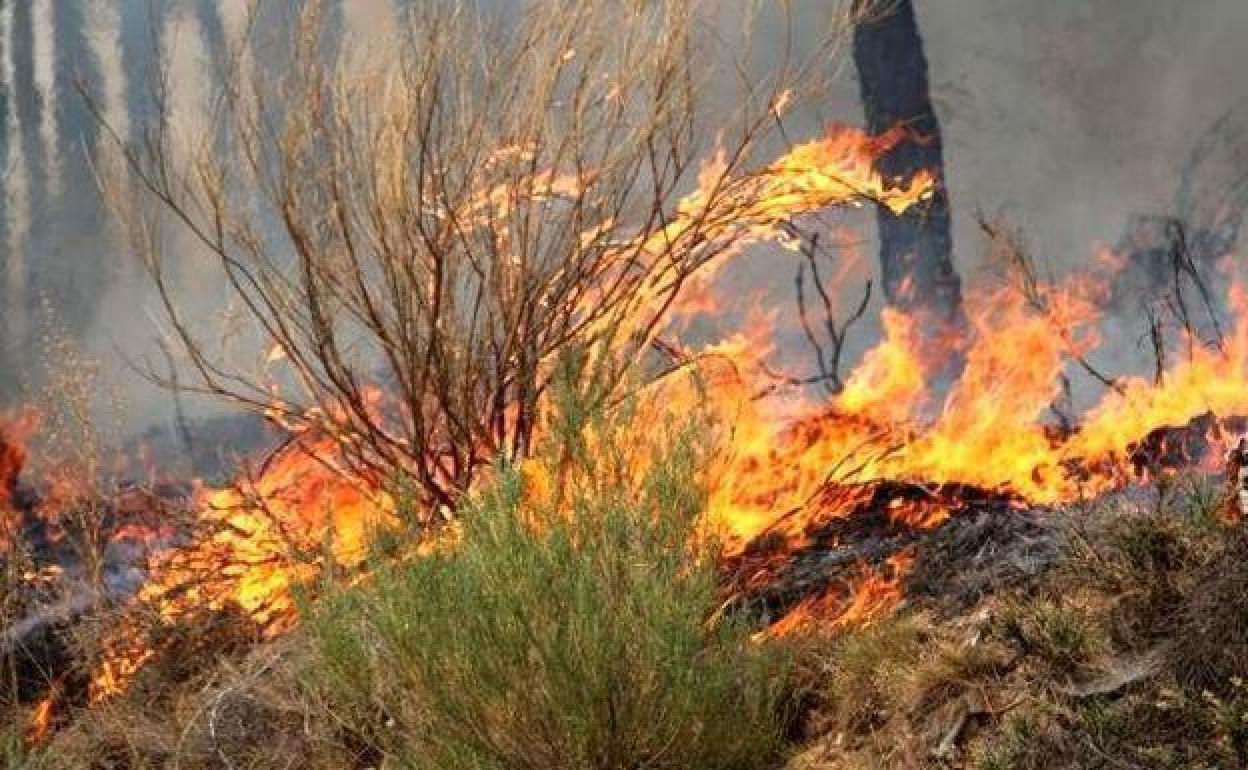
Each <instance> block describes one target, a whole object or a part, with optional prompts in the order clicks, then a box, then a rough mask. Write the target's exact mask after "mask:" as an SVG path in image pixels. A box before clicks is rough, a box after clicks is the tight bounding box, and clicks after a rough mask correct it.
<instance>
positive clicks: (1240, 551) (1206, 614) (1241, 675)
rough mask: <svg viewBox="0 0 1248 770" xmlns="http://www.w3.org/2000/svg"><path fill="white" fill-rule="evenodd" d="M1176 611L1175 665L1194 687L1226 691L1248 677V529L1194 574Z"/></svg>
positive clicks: (1235, 535) (1230, 539) (1230, 537)
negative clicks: (1234, 680)
mask: <svg viewBox="0 0 1248 770" xmlns="http://www.w3.org/2000/svg"><path fill="white" fill-rule="evenodd" d="M1193 578H1194V580H1193V584H1192V586H1191V588H1190V589H1189V590H1188V591H1187V592H1185V596H1184V597H1183V602H1182V605H1181V608H1180V609H1179V611H1178V613H1177V614H1176V617H1175V621H1176V626H1175V629H1174V632H1175V635H1176V638H1177V640H1179V642H1180V643H1179V644H1177V645H1176V647H1175V652H1174V655H1175V659H1176V660H1175V664H1176V668H1177V672H1178V674H1179V676H1180V678H1181V680H1182V681H1183V682H1184V683H1185V684H1188V685H1190V686H1192V687H1196V688H1204V689H1210V690H1212V691H1214V692H1216V693H1221V694H1226V693H1227V691H1228V687H1229V685H1230V683H1231V681H1232V680H1233V679H1239V680H1248V534H1246V533H1245V532H1243V531H1242V529H1237V530H1235V531H1234V532H1229V533H1227V537H1226V542H1225V544H1224V545H1222V546H1221V547H1219V548H1218V549H1217V551H1216V552H1215V554H1214V555H1213V557H1212V558H1211V559H1209V561H1208V563H1207V564H1205V565H1202V566H1201V568H1200V569H1199V571H1197V572H1196V574H1195V575H1193Z"/></svg>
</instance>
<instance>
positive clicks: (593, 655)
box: [309, 408, 785, 770]
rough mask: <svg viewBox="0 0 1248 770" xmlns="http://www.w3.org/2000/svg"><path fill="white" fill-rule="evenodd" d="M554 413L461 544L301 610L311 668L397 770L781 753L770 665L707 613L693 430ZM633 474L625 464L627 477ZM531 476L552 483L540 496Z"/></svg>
mask: <svg viewBox="0 0 1248 770" xmlns="http://www.w3.org/2000/svg"><path fill="white" fill-rule="evenodd" d="M627 411H628V410H627V409H625V410H624V412H625V414H624V415H621V416H619V417H614V418H606V417H603V416H601V415H598V416H586V415H584V414H580V413H578V412H577V411H576V410H575V408H573V409H567V408H565V409H563V410H561V415H562V416H563V417H564V418H567V419H566V420H565V419H556V420H555V421H554V423H555V428H554V429H553V433H554V434H555V438H553V439H552V440H551V441H550V443H549V444H547V445H546V446H544V448H543V450H542V452H541V453H540V455H539V457H538V459H535V460H531V461H530V465H529V466H527V467H526V468H525V469H518V468H515V467H508V466H506V465H504V466H501V467H500V468H498V470H497V478H496V479H495V480H494V481H493V482H492V483H491V484H489V485H488V487H487V488H486V489H484V490H482V491H481V492H480V493H479V494H477V495H475V496H474V497H473V499H472V501H471V502H470V503H468V510H467V511H466V512H465V515H464V516H462V521H463V522H464V531H463V534H462V542H461V543H460V544H459V545H458V546H456V547H454V548H451V549H450V550H448V551H446V552H441V553H437V554H434V555H430V556H427V557H419V558H416V559H414V560H412V561H410V562H408V563H404V564H398V565H394V566H391V567H381V568H379V570H378V572H377V574H376V575H375V577H374V578H373V579H371V580H370V582H369V583H368V584H366V585H364V586H359V587H355V588H351V589H347V590H341V591H338V592H336V594H334V595H332V596H330V597H327V598H326V599H325V600H324V601H323V602H322V603H320V604H317V605H314V606H312V607H311V608H309V611H310V618H309V630H310V632H311V634H312V636H313V638H314V639H315V641H316V643H317V646H318V649H319V652H320V660H319V662H318V664H317V666H316V667H315V668H314V669H313V671H311V672H310V675H314V676H315V678H316V680H317V684H318V685H319V686H320V687H323V688H324V692H325V693H326V697H327V698H328V699H329V701H330V702H331V703H333V704H335V706H334V711H335V712H336V713H337V714H339V717H340V718H341V719H343V721H344V722H345V723H346V724H347V725H348V726H349V728H350V729H351V730H352V731H354V732H355V733H356V734H358V735H360V736H362V737H363V739H364V740H366V741H367V742H368V743H369V744H370V745H374V746H376V747H377V748H378V749H379V750H381V751H383V752H384V753H385V754H386V755H387V756H388V757H389V758H390V759H389V761H391V762H394V763H395V766H402V767H413V768H451V769H453V768H498V769H500V770H502V769H503V768H508V769H510V768H569V769H571V768H604V770H605V769H606V768H622V767H652V768H673V769H674V768H743V769H744V768H754V767H759V766H761V765H762V764H763V763H765V762H766V761H767V759H768V758H769V757H774V756H776V753H777V751H778V750H779V749H780V747H781V745H782V727H783V720H782V713H781V711H782V710H781V704H782V700H783V691H784V686H785V664H784V656H783V655H781V654H780V653H779V652H777V650H776V648H774V647H771V646H768V645H765V644H761V645H760V644H758V643H755V642H753V641H752V640H751V633H750V629H749V628H746V627H745V626H743V625H742V624H741V623H740V622H738V621H736V620H734V619H731V618H725V617H716V616H715V613H714V611H715V609H716V606H717V589H716V572H715V570H716V568H715V564H714V559H713V556H714V551H713V548H712V547H710V546H709V544H691V541H690V534H691V532H693V531H694V525H695V523H696V521H697V519H698V517H699V515H700V514H701V512H702V508H703V504H704V491H703V490H702V488H701V486H700V484H699V483H698V470H699V466H700V462H699V457H700V456H701V450H700V448H699V441H698V440H697V438H696V437H695V434H694V433H693V432H691V430H692V429H690V428H681V429H675V430H673V431H663V432H662V433H663V435H662V436H657V435H655V433H656V432H654V431H651V436H650V438H649V439H647V440H645V441H643V440H642V439H640V438H638V437H636V432H635V431H634V433H633V434H632V437H631V438H628V439H627V440H628V441H629V442H634V441H637V442H642V443H637V444H630V445H622V444H621V443H620V442H621V440H622V434H621V432H620V430H621V428H620V425H621V423H619V422H616V420H623V421H624V423H625V424H626V423H627V422H628V421H630V420H633V419H636V418H630V417H628V416H627V414H626V413H627ZM639 459H641V460H644V462H643V463H642V464H641V466H640V467H639V466H638V465H637V464H636V463H637V461H638V460H639ZM533 473H537V474H540V475H542V476H543V478H545V479H547V480H550V482H551V483H552V484H556V485H557V486H558V487H559V491H558V492H554V493H551V494H536V493H534V491H533V489H532V488H531V487H530V485H529V484H527V483H526V481H525V479H526V478H530V477H531V474H533Z"/></svg>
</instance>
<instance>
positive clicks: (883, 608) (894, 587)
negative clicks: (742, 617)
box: [766, 552, 914, 637]
mask: <svg viewBox="0 0 1248 770" xmlns="http://www.w3.org/2000/svg"><path fill="white" fill-rule="evenodd" d="M913 561H914V557H913V555H912V554H910V553H906V552H902V553H899V554H895V555H893V556H891V557H889V558H888V560H887V561H886V562H885V565H884V567H883V568H881V569H878V570H877V569H875V568H873V567H870V566H864V567H863V568H862V572H861V575H860V577H859V578H858V580H857V581H856V582H854V583H853V584H852V585H849V586H847V587H845V588H844V589H842V590H837V589H834V590H829V591H826V592H825V593H823V594H821V595H819V596H816V597H814V598H811V599H806V600H805V601H803V602H802V603H801V604H799V605H798V606H797V607H795V608H794V609H792V610H790V611H789V613H788V614H786V615H785V616H784V617H783V618H781V619H780V620H779V621H777V622H775V623H773V624H772V625H771V627H770V628H768V629H767V632H766V633H767V635H769V636H772V637H783V636H790V635H792V634H794V633H796V632H798V631H800V630H803V629H808V628H810V627H811V626H817V625H823V624H825V623H827V624H831V626H833V627H845V626H864V625H868V624H870V623H873V622H875V621H877V620H879V619H880V618H883V617H886V616H888V615H889V614H890V613H892V612H893V611H894V609H896V607H897V605H898V604H900V603H901V600H902V597H903V591H902V581H903V580H904V579H905V576H906V574H907V573H908V572H909V570H910V566H911V564H912V563H913Z"/></svg>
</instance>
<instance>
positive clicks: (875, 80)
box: [854, 0, 962, 324]
mask: <svg viewBox="0 0 1248 770" xmlns="http://www.w3.org/2000/svg"><path fill="white" fill-rule="evenodd" d="M855 10H856V12H857V14H858V19H857V23H856V24H855V26H854V64H855V65H856V67H857V70H858V85H859V90H860V92H861V95H862V107H863V112H864V114H865V118H866V123H867V130H868V131H870V132H871V133H872V134H882V133H884V132H885V131H888V130H889V129H890V128H893V127H894V126H896V125H898V124H903V125H905V126H907V127H908V128H909V129H910V131H911V133H912V134H913V137H914V138H913V140H912V141H907V142H903V143H901V144H900V145H899V146H898V147H896V148H895V149H894V150H893V151H892V152H890V153H888V154H887V155H886V156H885V157H883V158H881V159H880V161H879V169H880V172H881V173H882V174H883V175H884V177H885V178H886V179H893V178H900V179H903V180H908V179H910V178H911V177H913V176H914V175H915V174H916V173H918V172H919V171H922V170H924V169H928V170H930V171H931V172H932V173H933V174H935V177H936V184H935V191H934V193H933V195H932V197H931V199H930V201H929V202H928V204H927V205H925V206H921V207H916V208H912V209H910V210H908V211H906V212H905V213H904V214H901V215H896V214H893V213H892V212H891V211H889V210H888V209H887V208H885V207H882V206H881V207H879V213H878V222H879V236H880V267H881V273H882V278H883V285H884V292H885V297H886V299H887V301H888V302H889V304H891V305H893V306H895V307H899V308H901V309H903V310H908V311H919V312H921V313H923V314H924V315H925V316H927V317H928V318H930V320H932V321H934V322H937V323H945V324H958V323H960V322H961V320H962V287H961V282H960V280H959V279H958V274H957V272H956V271H955V270H954V267H953V236H952V233H951V229H950V218H949V197H948V194H947V192H946V188H945V165H944V154H943V148H942V145H941V136H940V123H939V121H938V120H937V119H936V113H935V112H934V111H933V109H932V100H931V95H930V93H929V91H928V80H927V59H926V57H925V56H924V53H923V41H922V38H921V37H920V35H919V27H918V23H917V21H916V19H915V13H914V6H913V4H912V3H911V0H893V1H891V2H890V1H889V0H885V1H884V2H881V1H880V0H857V2H856V3H855Z"/></svg>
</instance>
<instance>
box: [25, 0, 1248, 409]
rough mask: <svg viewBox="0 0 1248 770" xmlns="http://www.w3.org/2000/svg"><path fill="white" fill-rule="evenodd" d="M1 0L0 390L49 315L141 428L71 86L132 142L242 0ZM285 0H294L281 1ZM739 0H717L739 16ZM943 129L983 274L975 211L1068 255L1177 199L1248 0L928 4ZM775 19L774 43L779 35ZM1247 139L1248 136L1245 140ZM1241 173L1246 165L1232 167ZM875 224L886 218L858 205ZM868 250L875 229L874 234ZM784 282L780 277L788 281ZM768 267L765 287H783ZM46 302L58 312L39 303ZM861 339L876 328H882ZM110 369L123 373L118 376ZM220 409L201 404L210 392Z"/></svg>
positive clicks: (153, 395)
mask: <svg viewBox="0 0 1248 770" xmlns="http://www.w3.org/2000/svg"><path fill="white" fill-rule="evenodd" d="M0 2H2V6H0V157H3V163H4V166H3V168H4V169H5V175H4V180H3V185H4V196H3V198H2V199H3V200H4V202H5V208H4V216H3V234H2V235H0V256H2V259H3V265H4V270H3V278H4V280H3V281H2V282H0V285H2V286H6V287H7V289H5V290H4V291H0V301H2V302H3V303H4V307H5V313H4V318H5V325H4V327H3V333H2V337H0V341H2V342H3V347H4V350H5V353H6V355H5V356H4V357H3V359H2V360H3V361H4V365H5V367H6V369H7V370H8V371H5V372H3V373H0V404H2V403H12V402H13V401H15V400H17V399H19V398H21V397H22V390H23V388H24V387H28V386H30V385H37V384H38V383H39V380H40V376H41V374H40V366H38V365H36V363H35V362H36V361H37V360H38V359H39V358H40V356H42V355H43V352H42V350H41V346H42V343H41V341H40V335H39V334H38V333H37V330H38V329H39V328H40V324H41V322H42V321H41V319H43V318H45V317H48V316H49V314H50V316H51V317H52V318H54V319H55V320H56V322H57V323H58V324H59V325H60V326H62V327H63V328H65V329H66V330H67V331H68V333H69V334H70V335H71V336H72V337H74V338H75V339H77V340H78V341H79V342H80V344H81V345H82V346H83V347H84V348H86V349H87V350H88V351H89V352H90V353H92V354H93V355H94V356H95V357H97V358H99V359H100V360H101V361H102V362H103V363H104V364H105V368H106V370H111V371H112V372H113V374H114V376H115V377H117V378H119V380H120V381H124V382H126V383H127V385H126V387H125V388H124V390H125V391H126V392H127V393H128V394H129V397H130V398H131V399H132V400H133V401H134V402H135V404H136V405H141V408H140V409H135V410H132V411H133V412H134V414H135V417H134V419H135V426H136V427H139V426H141V425H142V424H143V423H145V422H148V421H153V422H157V423H159V422H161V421H164V420H167V419H168V418H169V415H170V414H171V413H172V410H171V402H170V400H169V397H168V395H167V394H163V393H159V392H158V391H155V390H153V389H150V388H149V387H148V386H141V385H139V384H137V381H135V380H134V379H133V378H132V377H131V376H129V375H126V374H125V373H124V369H123V367H122V366H121V363H120V362H121V358H122V357H123V355H124V356H130V357H141V356H142V355H143V354H145V353H152V352H153V351H154V350H155V347H154V344H153V340H154V338H155V336H156V333H157V331H158V325H159V324H158V320H157V319H158V318H159V312H158V311H157V308H156V305H155V303H154V302H153V298H152V296H151V293H150V289H149V288H148V286H147V283H146V280H145V279H144V277H143V276H142V275H141V271H140V270H139V269H138V267H137V265H136V264H134V261H133V258H132V257H130V255H129V254H128V253H126V250H125V249H124V248H122V247H121V246H120V245H119V244H118V243H116V242H115V241H113V240H111V234H110V230H109V227H108V219H107V216H106V215H105V214H104V213H103V211H102V210H101V207H100V205H99V201H98V196H97V194H96V192H95V190H94V185H93V182H92V179H91V171H90V166H89V163H88V159H89V157H90V156H91V148H92V147H93V146H94V145H95V143H96V141H97V139H98V137H97V135H96V131H95V127H94V124H93V121H92V120H91V119H90V117H89V115H88V114H87V111H86V110H85V108H84V105H83V104H82V100H81V99H80V98H79V96H78V95H77V94H76V92H75V90H74V87H73V84H74V82H75V79H76V78H82V79H83V80H84V81H85V82H86V84H87V85H88V87H89V88H91V89H92V90H93V92H95V93H97V94H98V95H99V96H100V98H101V100H102V101H101V103H102V104H103V106H104V107H105V109H106V111H108V114H109V117H110V122H112V123H113V124H114V125H116V126H118V127H119V128H120V129H121V130H122V131H123V132H128V134H129V135H130V136H131V137H132V138H134V137H135V136H137V131H138V130H140V128H141V127H142V126H143V125H144V124H145V122H146V121H150V120H151V119H152V118H153V117H154V113H153V108H152V106H151V103H150V101H149V100H148V99H147V98H146V95H147V94H149V93H150V83H151V80H150V78H151V75H152V72H153V64H154V63H155V62H156V60H157V57H158V55H159V56H164V57H165V58H166V61H167V63H168V65H169V67H170V70H171V72H172V74H173V81H174V83H173V84H174V87H175V98H174V100H173V104H174V109H175V110H177V111H179V113H180V114H179V115H178V116H177V117H176V119H177V120H187V121H195V120H197V119H200V117H199V116H200V113H199V110H200V109H201V108H202V105H203V104H204V103H205V100H206V98H207V95H208V94H209V93H211V89H212V80H211V78H212V73H213V71H214V61H215V59H216V57H219V55H220V51H221V50H222V45H223V41H224V40H225V39H227V37H228V36H229V35H231V34H235V33H236V30H237V29H238V25H239V22H240V14H241V13H242V9H243V8H244V7H245V2H244V1H243V0H154V1H153V2H148V0H8V1H7V2H4V1H3V0H0ZM270 4H276V5H280V3H272V2H271V3H270ZM401 5H402V2H401V0H342V2H341V6H340V8H339V9H338V12H339V13H340V18H341V24H342V25H343V26H344V27H345V28H347V29H349V30H353V31H354V32H355V34H361V35H366V36H370V37H375V36H379V33H380V32H381V31H383V30H384V29H385V28H386V27H387V26H388V25H389V24H391V22H390V19H392V18H393V14H394V12H395V8H397V7H401ZM793 5H794V9H795V12H796V14H797V16H796V21H797V26H796V28H795V29H796V32H797V39H798V43H799V45H810V44H811V43H812V41H813V40H814V39H815V38H816V36H817V33H818V31H819V30H821V29H824V28H826V23H827V18H828V15H829V13H830V12H831V11H832V10H833V9H835V8H836V7H837V6H838V4H837V3H836V2H833V0H799V1H798V2H795V3H794V4H793ZM743 7H744V6H743V3H742V1H741V0H717V1H716V2H715V3H713V8H714V9H715V11H716V12H717V14H718V15H719V17H720V18H719V19H718V22H720V23H723V24H728V25H730V24H731V23H733V22H734V20H735V19H736V18H737V17H738V16H739V15H740V14H741V13H742V9H743ZM916 7H917V10H918V12H919V16H920V24H921V27H922V32H923V36H924V40H925V45H926V50H927V55H928V59H929V63H930V67H931V69H930V78H931V82H932V89H933V99H934V101H935V102H936V105H937V112H938V114H939V117H940V119H941V121H942V124H943V130H944V138H945V157H946V162H947V174H948V180H949V185H950V193H951V202H952V206H953V212H954V221H955V233H954V236H955V250H956V253H957V260H958V263H959V266H960V269H961V271H962V273H963V275H964V277H965V276H967V275H969V274H970V273H971V272H972V271H973V269H974V268H975V266H976V265H977V264H978V261H979V259H980V256H981V253H982V251H983V243H982V240H981V238H980V236H979V234H978V230H977V228H976V226H975V224H974V221H973V219H972V215H973V214H974V213H975V211H976V210H977V209H982V210H984V211H987V212H989V213H1002V214H1004V215H1005V216H1007V217H1008V218H1009V220H1010V221H1011V222H1013V223H1014V224H1016V225H1018V226H1020V227H1021V228H1022V230H1023V231H1024V233H1025V234H1026V236H1027V239H1028V242H1029V243H1030V244H1031V246H1032V247H1033V250H1034V251H1035V253H1036V254H1037V255H1038V256H1039V257H1041V258H1042V259H1044V260H1046V261H1048V262H1049V263H1050V264H1052V265H1054V266H1055V267H1057V268H1058V269H1061V268H1063V267H1071V266H1078V265H1080V264H1083V263H1084V262H1086V261H1087V259H1088V258H1089V256H1090V255H1091V253H1092V250H1093V248H1094V247H1095V245H1096V244H1097V243H1106V244H1113V243H1114V242H1116V241H1117V240H1118V239H1119V238H1120V236H1121V235H1122V232H1123V227H1124V224H1125V222H1126V219H1127V217H1128V215H1130V214H1131V213H1132V212H1148V213H1165V212H1167V211H1169V210H1170V208H1171V206H1172V201H1173V197H1174V193H1175V189H1176V186H1177V183H1178V175H1179V172H1180V170H1181V167H1182V165H1183V163H1184V161H1185V160H1186V158H1187V156H1188V153H1189V152H1190V151H1191V149H1192V146H1193V144H1194V143H1195V141H1196V140H1197V138H1198V137H1199V136H1200V134H1201V133H1203V132H1204V131H1205V130H1206V129H1207V128H1208V127H1209V126H1210V125H1211V124H1212V123H1213V122H1214V121H1215V120H1216V119H1217V118H1218V117H1219V116H1221V115H1223V114H1225V113H1226V112H1227V111H1228V110H1232V109H1236V108H1238V107H1239V106H1240V105H1241V102H1242V99H1243V96H1244V94H1243V87H1242V86H1241V83H1242V73H1244V72H1246V71H1248V46H1244V45H1242V40H1244V39H1245V38H1246V37H1248V3H1244V2H1242V0H1196V1H1195V2H1193V1H1191V0H1187V1H1183V0H1132V1H1131V2H1125V0H1119V1H1118V2H1100V3H1081V2H1069V1H1067V2H1045V3H1040V2H1035V0H916ZM776 25H777V22H776V20H775V19H774V18H769V19H764V24H763V27H762V31H761V34H762V35H763V37H761V38H760V40H771V39H773V37H769V36H773V35H774V39H775V40H776V41H777V42H778V41H779V40H780V34H779V32H780V30H779V28H778V27H777V26H776ZM827 70H828V72H829V73H830V74H833V75H834V76H835V77H836V81H835V82H834V83H833V84H832V86H831V88H830V91H829V93H828V96H827V98H826V99H825V100H824V101H823V102H822V103H821V104H819V105H817V106H816V109H815V110H814V111H813V112H812V113H811V114H809V115H804V116H799V118H800V120H799V123H801V124H803V125H805V126H807V127H810V128H811V129H812V130H814V129H815V128H816V127H817V126H819V125H821V124H823V123H824V122H826V121H830V120H837V121H841V122H847V123H851V124H860V123H861V108H860V105H859V103H858V98H857V85H856V83H855V81H854V71H853V68H852V63H851V62H849V61H848V46H845V48H844V51H843V59H842V60H841V61H839V62H828V64H827ZM1245 142H1246V143H1248V137H1245ZM1232 170H1234V171H1238V169H1232ZM849 221H850V222H851V224H852V225H853V226H855V227H859V228H861V232H862V233H863V236H864V238H867V239H870V238H871V230H872V229H873V221H874V220H873V218H872V217H869V216H858V217H854V218H852V219H851V220H849ZM862 249H863V253H864V254H865V255H866V257H867V259H868V260H870V261H872V262H873V261H874V258H875V254H874V245H873V244H871V243H865V244H864V245H863V246H862ZM777 276H779V277H777ZM733 281H734V282H736V284H737V285H738V286H739V287H740V289H741V290H742V291H754V290H758V291H763V292H769V296H770V297H772V298H773V299H775V300H777V301H779V299H780V298H782V297H786V296H787V297H788V298H789V299H788V302H790V304H789V305H786V306H785V308H788V307H791V295H792V290H791V271H790V270H789V269H788V268H785V269H784V270H780V271H777V270H776V269H774V266H773V265H772V264H771V263H769V262H767V261H765V260H755V261H754V262H752V263H751V264H745V265H742V266H741V267H740V268H738V269H737V271H736V274H735V277H734V278H733ZM768 282H771V285H767V284H768ZM182 290H183V291H184V292H185V293H186V301H187V302H188V303H193V304H194V306H195V307H199V308H203V309H204V311H205V312H206V313H210V312H211V310H212V309H214V308H216V307H218V306H220V305H221V304H222V302H223V300H224V296H225V295H224V294H223V292H222V291H221V290H220V288H218V287H214V286H213V284H212V282H210V281H203V280H201V279H200V277H199V276H198V275H197V274H196V272H195V270H194V268H193V267H188V269H187V273H186V275H184V276H183V280H182ZM45 303H46V306H47V309H48V310H46V311H45V309H44V305H45ZM863 332H864V334H862V335H859V337H858V338H856V340H855V350H860V349H861V348H862V347H863V346H865V345H867V344H869V343H870V342H871V341H872V329H871V328H870V327H867V328H864V330H863ZM106 374H107V372H106ZM196 408H197V409H198V408H204V409H207V408H208V407H207V406H203V407H196Z"/></svg>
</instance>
